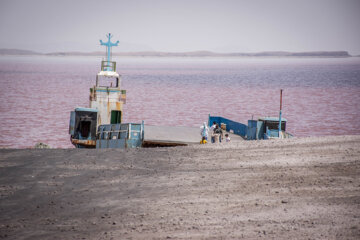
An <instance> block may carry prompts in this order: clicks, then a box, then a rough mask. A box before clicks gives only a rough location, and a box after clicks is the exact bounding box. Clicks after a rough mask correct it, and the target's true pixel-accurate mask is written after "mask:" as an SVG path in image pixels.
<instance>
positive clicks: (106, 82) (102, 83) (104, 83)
mask: <svg viewBox="0 0 360 240" xmlns="http://www.w3.org/2000/svg"><path fill="white" fill-rule="evenodd" d="M97 86H99V87H113V88H117V87H118V86H119V79H118V78H115V77H104V76H98V81H97Z"/></svg>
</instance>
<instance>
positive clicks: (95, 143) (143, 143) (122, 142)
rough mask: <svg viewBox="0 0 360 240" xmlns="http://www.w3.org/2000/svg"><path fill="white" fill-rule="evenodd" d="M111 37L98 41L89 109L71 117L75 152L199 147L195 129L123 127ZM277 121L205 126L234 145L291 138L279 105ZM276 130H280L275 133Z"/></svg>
mask: <svg viewBox="0 0 360 240" xmlns="http://www.w3.org/2000/svg"><path fill="white" fill-rule="evenodd" d="M111 37H112V35H111V34H110V33H109V34H108V35H107V38H108V41H107V42H105V43H104V42H102V41H101V40H100V44H101V45H103V46H106V56H107V60H106V61H102V62H101V70H100V72H99V73H98V74H97V75H96V82H95V85H94V86H93V87H91V88H90V96H89V107H88V108H84V107H78V108H75V110H74V111H72V112H71V113H70V124H69V134H70V141H71V143H72V144H73V145H74V146H75V147H77V148H135V147H163V146H186V145H189V144H198V143H199V142H200V139H201V136H200V134H199V129H198V128H193V127H183V126H181V127H180V126H149V125H144V121H142V122H141V123H123V120H122V119H123V105H124V104H125V103H126V90H124V89H122V88H121V76H120V75H119V74H118V73H117V72H116V62H115V61H112V60H111V48H112V47H114V46H117V45H118V43H119V41H117V42H116V43H112V42H111ZM280 102H281V99H280ZM279 119H280V120H279ZM279 119H277V120H276V119H275V118H271V119H270V118H264V119H259V120H257V121H255V120H249V122H248V125H246V124H242V123H239V122H235V121H231V120H229V119H226V118H223V117H214V116H210V115H209V119H208V125H209V126H210V124H212V123H213V122H216V123H217V124H219V126H221V127H222V128H223V130H225V131H227V132H228V134H231V135H232V136H231V138H232V139H233V140H234V141H240V140H244V139H248V140H253V139H269V138H276V137H277V138H284V137H290V136H291V135H290V134H287V133H286V132H285V128H286V119H281V103H280V116H279ZM277 126H278V127H277ZM276 127H277V128H276ZM278 129H281V130H280V131H278Z"/></svg>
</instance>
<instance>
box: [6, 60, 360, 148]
mask: <svg viewBox="0 0 360 240" xmlns="http://www.w3.org/2000/svg"><path fill="white" fill-rule="evenodd" d="M114 60H116V61H117V66H118V72H119V73H120V74H121V75H122V86H123V89H126V90H127V103H126V105H125V108H124V116H123V117H124V119H123V120H124V121H125V122H141V121H142V120H144V121H145V124H151V125H170V126H178V125H179V126H200V125H201V124H202V123H203V122H204V121H207V119H208V114H211V115H217V116H223V117H226V118H229V119H231V120H234V121H239V122H242V123H245V124H247V120H249V119H251V118H254V119H256V118H258V117H264V116H278V113H279V97H280V96H279V93H280V89H283V90H284V92H283V117H285V118H286V119H287V120H288V123H287V130H288V132H290V133H292V134H293V135H295V136H297V137H304V136H326V135H347V134H360V58H117V59H114ZM100 61H101V58H100V57H33V56H31V57H19V56H17V57H14V56H1V57H0V86H1V88H0V147H11V148H27V147H32V146H34V145H35V144H36V143H37V142H44V143H47V144H49V145H50V146H52V147H56V148H72V147H73V146H72V145H71V144H70V141H69V135H68V124H69V115H70V111H72V110H73V109H74V108H75V107H88V101H89V88H90V87H91V86H92V85H94V82H95V76H96V74H97V72H98V71H99V69H100Z"/></svg>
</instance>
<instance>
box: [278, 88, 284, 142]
mask: <svg viewBox="0 0 360 240" xmlns="http://www.w3.org/2000/svg"><path fill="white" fill-rule="evenodd" d="M282 91H283V90H282V89H280V113H279V138H280V134H281V108H282Z"/></svg>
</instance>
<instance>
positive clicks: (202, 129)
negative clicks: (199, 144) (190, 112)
mask: <svg viewBox="0 0 360 240" xmlns="http://www.w3.org/2000/svg"><path fill="white" fill-rule="evenodd" d="M200 135H201V139H203V138H205V140H206V141H207V140H208V136H209V128H208V126H207V124H206V122H204V124H203V125H202V126H201V127H200Z"/></svg>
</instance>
